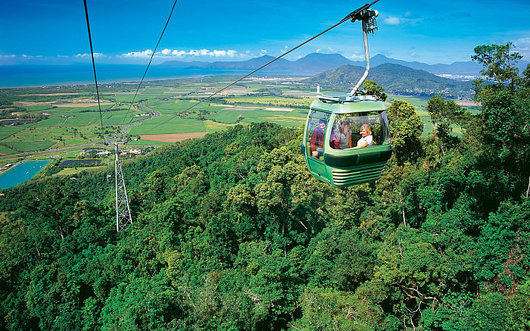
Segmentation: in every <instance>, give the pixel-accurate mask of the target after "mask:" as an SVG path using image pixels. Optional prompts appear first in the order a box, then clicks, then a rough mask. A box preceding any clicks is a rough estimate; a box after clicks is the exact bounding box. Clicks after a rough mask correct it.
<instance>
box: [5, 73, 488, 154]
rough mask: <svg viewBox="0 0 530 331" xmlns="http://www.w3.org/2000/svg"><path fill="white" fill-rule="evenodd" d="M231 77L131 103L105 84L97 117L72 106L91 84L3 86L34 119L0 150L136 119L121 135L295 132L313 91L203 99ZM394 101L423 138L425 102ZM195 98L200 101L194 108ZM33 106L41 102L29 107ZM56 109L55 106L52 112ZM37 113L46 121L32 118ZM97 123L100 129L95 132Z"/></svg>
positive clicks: (276, 87) (81, 139) (281, 89)
mask: <svg viewBox="0 0 530 331" xmlns="http://www.w3.org/2000/svg"><path fill="white" fill-rule="evenodd" d="M233 78H234V77H229V76H216V77H202V78H186V79H179V80H167V81H153V82H145V83H144V84H143V85H142V87H141V88H140V89H139V90H138V95H137V96H136V98H135V99H134V100H135V102H134V104H131V102H132V100H133V98H134V94H135V92H136V88H137V84H136V83H109V84H104V85H102V86H101V87H100V95H101V102H102V103H110V104H105V105H102V106H101V109H102V110H103V112H102V114H101V118H100V113H99V108H98V106H97V105H94V103H93V101H92V104H91V105H90V104H88V105H86V106H80V105H75V103H76V102H83V103H86V102H90V101H91V100H94V92H93V91H92V86H90V85H87V86H62V87H56V88H46V89H36V88H27V89H13V90H12V91H10V89H6V90H5V91H7V93H10V92H11V93H13V95H10V100H19V101H21V102H19V103H17V105H16V112H17V113H20V112H30V113H33V114H36V115H37V116H36V117H35V118H37V120H38V121H36V122H33V123H28V124H21V125H17V126H0V153H3V154H15V153H21V152H32V151H39V150H43V149H47V148H50V147H53V148H61V147H69V146H77V145H81V144H86V143H89V142H95V141H99V140H101V139H102V137H103V136H104V135H106V136H109V135H111V134H113V133H117V132H120V131H121V130H124V129H126V125H128V124H129V123H133V122H137V121H140V122H139V124H138V125H136V126H131V129H130V131H128V132H127V134H129V135H148V134H171V133H191V132H215V131H219V130H224V129H226V128H227V127H230V126H233V125H236V124H248V123H253V122H262V121H268V122H274V123H277V124H280V125H282V126H292V127H299V126H300V125H303V123H304V122H305V119H306V116H307V109H308V108H309V105H310V103H311V101H312V98H308V97H303V96H304V95H305V96H307V95H311V94H312V93H314V92H315V91H314V87H312V86H306V85H304V84H303V83H300V82H298V81H296V80H292V79H290V78H288V77H286V78H278V79H273V80H264V79H253V80H248V81H242V82H239V83H238V84H237V85H236V86H234V87H232V88H230V89H228V90H226V91H224V92H223V93H221V94H220V95H216V96H215V97H213V98H211V99H208V98H207V97H208V96H209V95H210V94H211V93H213V92H214V91H216V90H218V89H220V88H222V87H224V86H226V84H227V83H230V82H231V79H233ZM341 92H342V93H343V92H344V91H325V93H327V94H332V93H341ZM17 93H18V95H17ZM394 99H402V100H405V101H407V102H409V103H411V104H413V105H414V106H415V108H416V112H417V113H418V115H419V116H421V118H422V120H423V122H424V125H425V127H424V135H426V134H428V133H429V132H430V131H431V130H432V124H431V122H430V118H429V115H428V113H427V111H426V105H427V100H428V98H422V97H414V96H402V95H399V96H396V95H390V96H389V98H388V100H387V105H390V103H391V102H392V100H394ZM198 100H202V101H203V102H202V103H200V104H198ZM22 102H26V105H27V106H21V105H24V103H22ZM39 102H46V103H45V104H36V103H39ZM58 104H61V105H62V106H61V107H57V106H56V105H58ZM63 106H64V107H63ZM191 107H193V108H191ZM471 108H473V107H471ZM472 111H478V109H477V110H475V109H472ZM39 114H42V115H40V116H41V117H43V118H44V117H47V118H44V119H39V117H38V116H39ZM154 115H159V116H158V117H157V116H154ZM150 117H151V118H150ZM10 121H11V119H10ZM11 122H12V121H11ZM101 122H103V125H104V127H101ZM6 123H7V122H6ZM457 129H458V128H455V132H459V131H458V130H457ZM129 140H130V141H129V142H128V144H129V145H139V146H141V145H163V144H166V143H164V142H157V141H150V140H139V141H134V140H133V139H129Z"/></svg>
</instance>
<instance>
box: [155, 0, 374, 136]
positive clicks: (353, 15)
mask: <svg viewBox="0 0 530 331" xmlns="http://www.w3.org/2000/svg"><path fill="white" fill-rule="evenodd" d="M379 1H380V0H375V1H374V2H372V3H370V4H365V5H364V6H362V7H360V8H358V9H356V10H354V11H352V12H351V13H349V14H348V15H346V17H344V18H343V19H342V20H341V21H340V22H338V23H336V24H335V25H333V26H331V27H329V28H327V29H326V30H324V31H322V32H320V33H319V34H317V35H315V36H313V37H311V38H309V39H307V40H306V41H304V42H303V43H301V44H299V45H298V46H296V47H294V48H293V49H291V50H289V51H287V52H285V53H283V54H282V55H280V56H278V57H276V58H274V59H272V60H270V61H269V62H267V63H265V64H264V65H262V66H261V67H259V68H257V69H255V70H253V71H252V72H250V73H248V74H246V75H245V76H243V77H241V78H238V79H237V80H235V81H234V82H232V83H230V84H228V85H227V86H225V87H223V88H221V89H219V90H217V91H215V92H213V93H212V94H210V95H209V96H208V97H206V98H205V99H202V100H199V102H197V103H195V104H193V105H192V106H190V107H188V108H186V109H185V110H184V111H182V112H187V111H189V110H191V109H193V108H195V107H197V106H198V105H200V104H201V103H203V102H205V101H208V100H210V99H211V98H212V97H214V96H215V95H217V94H219V93H221V92H223V91H224V90H226V89H227V88H229V87H231V86H233V85H235V84H237V83H238V82H240V81H242V80H243V79H245V78H247V77H248V76H250V75H252V74H254V73H255V72H257V71H258V70H261V69H263V68H265V67H266V66H268V65H270V64H272V63H273V62H275V61H276V60H278V59H280V58H282V57H284V56H285V55H287V54H289V53H291V52H293V51H295V50H296V49H298V48H300V47H302V46H303V45H305V44H307V43H308V42H310V41H312V40H313V39H315V38H318V37H320V36H321V35H323V34H324V33H326V32H328V31H329V30H331V29H334V28H336V27H337V26H339V25H341V24H342V23H344V22H346V21H348V20H351V21H352V22H355V21H356V20H361V19H362V17H361V16H360V15H361V13H362V12H363V11H364V10H366V9H368V8H370V7H371V6H372V5H374V4H375V3H377V2H379ZM176 116H177V113H175V114H174V115H173V116H171V117H170V118H169V119H167V120H165V121H164V122H162V123H160V124H159V125H157V126H155V127H154V128H153V130H154V129H156V128H158V127H159V126H161V125H164V124H166V123H167V122H169V121H171V120H172V119H174V118H175V117H176Z"/></svg>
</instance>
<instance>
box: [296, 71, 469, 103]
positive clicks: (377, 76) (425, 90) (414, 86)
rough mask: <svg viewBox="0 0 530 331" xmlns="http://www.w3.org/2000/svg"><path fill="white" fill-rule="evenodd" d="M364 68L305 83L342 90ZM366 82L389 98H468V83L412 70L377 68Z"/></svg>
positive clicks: (309, 80)
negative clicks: (376, 85) (369, 81)
mask: <svg viewBox="0 0 530 331" xmlns="http://www.w3.org/2000/svg"><path fill="white" fill-rule="evenodd" d="M363 73H364V68H361V67H356V66H351V65H344V66H341V67H339V68H337V69H334V70H328V71H325V72H323V73H321V74H318V75H316V76H313V77H311V78H309V79H307V80H305V82H307V83H310V84H320V85H321V86H322V87H324V88H330V89H339V90H346V89H348V88H351V87H352V84H356V83H357V81H358V80H359V78H361V76H362V74H363ZM368 79H370V80H374V81H376V82H377V83H378V84H379V85H381V86H382V87H383V88H384V89H385V91H386V92H388V93H392V94H407V95H422V96H432V95H435V94H442V95H445V96H447V97H450V98H456V99H461V98H466V99H470V98H471V97H472V93H473V90H472V84H471V82H461V81H456V80H453V79H448V78H443V77H439V76H436V75H433V74H431V73H428V72H427V71H424V70H416V69H412V68H409V67H405V66H402V65H399V64H390V63H386V64H381V65H379V66H376V67H374V68H372V69H371V70H370V74H369V75H368Z"/></svg>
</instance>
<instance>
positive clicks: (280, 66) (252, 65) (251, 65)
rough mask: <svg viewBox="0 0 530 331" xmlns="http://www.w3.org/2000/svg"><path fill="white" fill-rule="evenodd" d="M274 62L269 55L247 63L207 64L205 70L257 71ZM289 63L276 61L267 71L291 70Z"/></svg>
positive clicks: (283, 60)
mask: <svg viewBox="0 0 530 331" xmlns="http://www.w3.org/2000/svg"><path fill="white" fill-rule="evenodd" d="M272 60H274V57H272V56H270V55H263V56H260V57H256V58H253V59H250V60H247V61H230V62H227V61H222V62H221V61H218V62H213V63H209V64H208V65H207V66H206V68H209V69H248V70H252V69H257V68H259V67H261V66H262V65H264V64H266V63H267V62H270V61H272ZM291 66H292V64H291V61H289V60H285V59H278V60H276V61H275V62H274V63H272V64H270V65H269V66H267V70H269V71H276V70H280V71H289V70H290V69H291Z"/></svg>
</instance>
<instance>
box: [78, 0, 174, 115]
mask: <svg viewBox="0 0 530 331" xmlns="http://www.w3.org/2000/svg"><path fill="white" fill-rule="evenodd" d="M85 1H86V0H85ZM176 4H177V0H175V1H174V2H173V7H171V11H170V12H169V16H168V18H167V21H166V24H165V25H164V29H162V33H161V34H160V38H158V42H157V43H156V46H155V48H154V50H153V52H152V53H151V57H150V58H149V63H148V64H147V67H146V68H145V71H144V74H143V76H142V79H141V80H140V83H139V84H138V86H137V87H136V92H135V93H134V97H133V99H132V101H131V104H130V105H129V110H127V113H126V114H125V116H124V119H125V118H126V117H127V115H129V112H130V111H131V108H132V106H133V104H134V101H135V100H136V96H137V95H138V91H139V90H140V86H141V85H142V83H143V81H144V79H145V75H146V74H147V70H149V66H151V62H152V61H153V56H154V55H155V53H156V50H157V48H158V45H159V44H160V41H161V40H162V37H163V36H164V32H166V28H167V26H168V24H169V21H170V20H171V16H172V15H173V10H174V9H175V6H176ZM131 122H132V118H131V119H130V120H129V123H128V124H130V123H131Z"/></svg>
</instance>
